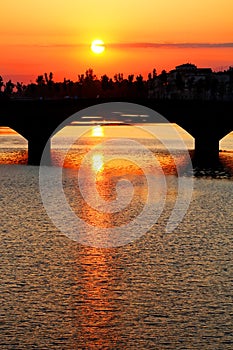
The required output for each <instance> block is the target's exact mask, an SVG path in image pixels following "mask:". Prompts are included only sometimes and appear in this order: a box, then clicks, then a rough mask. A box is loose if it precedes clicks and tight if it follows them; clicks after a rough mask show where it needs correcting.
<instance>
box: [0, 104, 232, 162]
mask: <svg viewBox="0 0 233 350" xmlns="http://www.w3.org/2000/svg"><path fill="white" fill-rule="evenodd" d="M104 102H117V101H116V100H102V99H77V100H75V99H63V100H16V99H15V100H14V99H11V100H3V99H2V100H0V126H5V127H6V126H7V127H10V128H12V129H13V130H15V131H16V132H18V133H19V134H20V135H22V136H23V137H24V138H25V139H26V140H27V141H28V164H30V165H39V164H40V160H41V156H42V153H43V151H44V148H45V145H46V144H47V151H48V152H50V140H51V137H52V136H53V135H54V131H55V129H56V128H57V127H58V126H59V125H60V124H61V123H62V122H64V121H65V120H66V119H67V118H68V117H70V116H71V115H73V114H74V113H76V112H78V111H81V110H82V109H84V108H87V107H90V106H94V105H96V104H100V103H104ZM119 102H130V103H137V104H140V105H143V106H145V107H149V108H151V109H152V110H154V111H156V112H158V113H160V114H161V115H162V116H163V117H165V118H166V119H167V120H168V121H169V122H171V123H176V124H178V125H179V126H181V127H182V128H183V129H185V130H186V131H187V132H188V133H189V134H190V135H191V136H193V137H194V139H195V152H194V158H195V159H196V160H197V161H200V162H204V163H205V162H207V161H210V160H217V159H218V156H219V141H220V140H221V139H222V138H223V137H224V136H225V135H227V134H228V133H229V132H231V131H232V130H233V101H203V100H201V101H199V100H198V101H196V100H167V99H166V100H153V99H142V100H132V99H131V100H127V101H126V100H125V101H124V100H122V99H121V101H119ZM146 122H147V123H148V122H149V123H153V122H156V121H155V120H153V118H148V119H147V120H146ZM48 141H49V142H48Z"/></svg>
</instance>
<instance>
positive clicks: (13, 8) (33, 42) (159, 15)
mask: <svg viewBox="0 0 233 350" xmlns="http://www.w3.org/2000/svg"><path fill="white" fill-rule="evenodd" d="M0 13H1V31H0V52H1V55H0V75H2V76H3V77H4V78H5V79H7V78H10V77H11V78H12V79H13V80H14V81H16V80H19V81H24V82H29V81H30V80H32V81H35V78H36V76H37V75H39V74H43V73H44V72H50V71H52V72H53V73H54V79H55V80H61V79H63V78H64V77H66V78H71V79H76V77H77V75H78V74H80V73H84V72H85V70H86V69H87V68H89V67H91V68H93V69H94V72H95V73H96V74H97V76H98V77H100V76H101V75H102V74H104V73H106V74H108V75H109V76H113V75H114V74H115V73H118V72H123V73H124V74H125V76H127V75H128V74H131V73H132V74H138V73H142V74H143V75H144V77H147V73H148V72H150V71H152V69H153V68H154V67H155V68H156V69H157V71H158V72H160V71H161V70H162V69H163V68H164V69H166V70H170V69H172V68H174V67H175V66H176V65H178V64H181V63H185V62H191V63H194V64H196V65H198V66H200V67H212V68H213V69H214V70H221V69H226V68H228V66H229V65H233V22H232V15H233V1H232V0H221V1H218V0H195V1H193V0H143V1H139V0H118V1H109V0H85V1H80V0H64V1H63V0H49V1H48V0H40V1H37V0H35V1H31V0H21V1H18V0H17V1H16V0H12V1H9V2H7V1H1V4H0ZM97 38H98V39H102V40H104V42H105V43H106V50H105V53H104V54H102V55H100V56H97V55H94V54H93V53H91V51H90V44H91V41H92V40H94V39H97Z"/></svg>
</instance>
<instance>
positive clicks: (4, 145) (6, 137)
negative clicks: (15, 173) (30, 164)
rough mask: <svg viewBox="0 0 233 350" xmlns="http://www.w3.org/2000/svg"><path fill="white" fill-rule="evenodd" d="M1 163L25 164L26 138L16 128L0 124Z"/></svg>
mask: <svg viewBox="0 0 233 350" xmlns="http://www.w3.org/2000/svg"><path fill="white" fill-rule="evenodd" d="M0 159H1V164H26V163H27V159H28V140H27V139H26V138H25V137H24V136H23V135H21V134H20V133H19V132H18V131H17V130H15V129H14V128H12V127H8V126H0Z"/></svg>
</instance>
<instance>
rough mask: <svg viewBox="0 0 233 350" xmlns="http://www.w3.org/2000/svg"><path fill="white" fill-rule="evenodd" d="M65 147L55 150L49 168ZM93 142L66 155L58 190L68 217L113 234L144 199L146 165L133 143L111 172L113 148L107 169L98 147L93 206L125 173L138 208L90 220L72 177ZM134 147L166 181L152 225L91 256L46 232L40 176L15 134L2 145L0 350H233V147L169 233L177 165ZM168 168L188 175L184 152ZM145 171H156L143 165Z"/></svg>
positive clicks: (202, 179)
mask: <svg viewBox="0 0 233 350" xmlns="http://www.w3.org/2000/svg"><path fill="white" fill-rule="evenodd" d="M102 136H103V135H102ZM134 136H135V134H134ZM66 137H67V135H63V136H61V137H60V139H59V138H57V140H54V142H53V152H52V155H53V163H54V165H55V169H56V168H59V166H61V163H62V161H61V157H62V154H63V153H64V149H63V148H64V143H65V140H66ZM135 137H136V136H135ZM99 139H100V134H96V138H95V141H93V138H88V137H86V138H84V139H83V140H82V142H80V143H79V144H78V145H76V146H74V147H73V149H72V150H71V151H70V152H69V153H68V155H67V156H66V159H65V164H64V169H63V186H64V192H65V193H66V195H67V197H68V200H69V204H70V206H71V207H72V208H73V211H74V212H75V214H76V215H79V216H80V217H82V218H83V219H84V220H87V221H88V223H89V224H90V225H92V226H95V225H97V226H98V227H103V228H106V227H110V226H111V227H115V226H120V225H122V223H123V224H124V223H127V222H128V221H129V220H130V218H132V217H133V216H136V215H138V211H140V210H141V207H142V205H143V203H141V202H143V200H144V199H145V198H146V193H147V192H146V188H145V186H146V183H145V181H144V174H143V173H142V172H141V170H140V166H139V165H140V164H141V162H140V159H141V158H143V157H146V156H145V155H144V154H141V153H140V152H141V150H140V149H137V145H134V146H132V147H136V148H134V149H133V151H132V149H130V148H127V149H125V148H124V149H123V150H122V149H121V150H120V154H121V158H122V157H123V156H124V158H127V157H128V156H129V154H131V155H132V154H134V157H135V159H134V162H128V161H127V160H124V161H121V162H119V161H118V160H117V157H118V156H117V155H116V153H114V152H116V150H113V151H112V152H113V153H114V161H113V164H111V165H110V166H109V167H104V165H103V163H104V159H103V158H102V155H103V153H101V152H102V151H103V150H102V151H101V149H98V152H97V154H94V155H93V157H92V160H91V161H90V162H91V164H90V166H92V170H93V171H95V172H97V173H98V172H99V173H101V176H100V178H99V180H98V191H99V193H100V194H101V196H102V198H103V199H104V200H107V201H111V200H112V199H114V198H115V188H116V186H115V185H116V181H117V180H118V179H119V177H125V176H126V175H127V179H128V180H130V181H131V183H133V186H134V188H135V196H136V200H133V201H132V202H131V204H130V207H129V208H128V210H127V211H123V212H122V213H118V214H117V215H115V216H114V218H113V216H111V214H109V213H107V214H106V213H104V214H103V213H97V212H96V211H95V210H93V209H92V208H90V206H88V205H85V203H83V202H82V198H81V196H80V193H79V192H78V191H77V188H76V185H77V183H76V178H77V171H78V170H79V167H80V162H81V158H82V155H83V154H85V153H86V152H87V151H89V150H90V148H91V147H93V143H94V144H95V143H98V142H99ZM136 139H137V137H136ZM137 141H139V138H138V139H137ZM172 142H173V145H174V148H175V144H174V140H173V141H172ZM187 142H188V143H190V145H191V142H192V140H188V141H187ZM140 143H144V145H146V147H147V148H148V149H150V150H151V151H152V152H153V154H155V156H156V158H157V159H158V160H159V162H160V164H161V167H162V170H163V173H164V174H165V180H166V185H167V189H168V190H167V194H166V203H165V205H164V208H163V210H162V213H161V216H160V218H159V219H158V220H156V222H155V223H154V225H153V226H152V227H151V228H150V229H149V230H148V232H145V233H144V234H142V235H141V236H140V237H139V238H138V239H135V240H132V242H130V243H128V244H125V245H122V246H120V247H110V248H98V247H95V246H91V247H90V246H86V245H83V244H80V243H79V242H77V241H74V240H71V239H69V238H68V237H67V236H66V235H65V234H64V233H62V232H61V231H60V230H59V229H58V228H57V227H56V226H55V225H54V223H53V222H52V219H51V218H50V217H49V216H48V214H47V212H46V210H45V208H44V206H43V203H42V199H41V195H40V191H39V167H32V166H26V165H25V159H26V150H25V143H24V141H23V140H22V139H19V138H18V136H16V135H13V134H12V135H10V134H7V135H4V136H2V137H1V144H2V147H3V148H4V149H2V150H1V163H2V164H1V165H0V178H1V181H0V188H1V190H0V200H1V245H0V257H1V266H0V272H1V286H0V300H1V302H0V305H1V319H0V320H1V323H0V345H1V346H0V348H1V349H49V350H50V349H64V350H65V349H67V350H68V349H69V350H71V349H133V350H134V349H169V350H172V349H197V350H199V349H223V350H225V349H232V348H233V326H232V320H233V292H232V290H233V288H232V287H233V283H232V282H233V279H232V272H233V271H232V266H233V263H232V258H233V245H232V230H233V220H232V207H233V181H232V180H233V176H232V168H233V167H232V160H233V155H232V151H231V150H232V143H233V137H232V136H231V137H230V138H228V140H226V141H225V144H223V145H221V148H222V149H223V151H224V152H221V153H220V155H221V161H222V166H221V167H219V168H218V169H205V170H203V169H202V170H200V171H198V176H196V177H194V176H193V177H192V178H193V193H192V200H191V203H190V205H189V207H188V210H187V212H186V215H185V216H184V218H183V220H182V222H181V223H180V224H179V225H178V227H176V228H175V230H174V231H173V232H170V233H167V232H166V231H165V227H166V223H167V221H168V219H169V217H170V215H171V211H172V209H173V207H174V203H175V200H176V197H177V191H178V190H177V188H178V187H177V179H178V176H177V171H176V166H175V164H174V161H173V160H172V158H171V157H170V156H169V154H167V153H166V152H165V151H163V150H162V149H160V148H159V146H158V145H159V143H157V144H156V145H155V143H154V142H152V140H150V139H147V140H143V141H142V140H141V139H140ZM106 147H107V146H106ZM109 149H110V148H109ZM109 149H108V150H109ZM5 151H7V152H5ZM118 151H119V150H118ZM101 154H102V155H101ZM140 157H141V158H140ZM13 163H17V164H13ZM177 163H178V164H179V166H180V167H181V168H182V169H183V173H182V176H184V177H187V178H188V177H190V176H192V175H191V174H189V173H186V172H185V169H186V165H187V154H186V153H184V152H183V151H182V150H178V151H177ZM146 171H147V173H148V174H150V173H152V172H153V166H152V165H151V164H150V162H149V161H148V168H147V170H146ZM201 175H202V176H201ZM127 184H128V183H126V185H125V186H126V188H125V189H124V191H125V192H124V193H126V196H127V189H128V188H127V186H128V185H127ZM48 186H49V185H48ZM49 190H50V189H49V187H48V191H49ZM55 205H56V203H55ZM62 215H63V212H62V211H61V217H62ZM64 220H65V219H64ZM122 230H123V229H122Z"/></svg>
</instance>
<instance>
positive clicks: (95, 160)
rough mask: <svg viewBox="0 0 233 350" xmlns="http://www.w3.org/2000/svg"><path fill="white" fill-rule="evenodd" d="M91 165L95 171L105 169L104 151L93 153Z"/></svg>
mask: <svg viewBox="0 0 233 350" xmlns="http://www.w3.org/2000/svg"><path fill="white" fill-rule="evenodd" d="M91 167H92V170H93V171H94V172H95V173H98V172H99V171H101V170H103V167H104V156H103V154H102V153H96V154H93V156H92V158H91Z"/></svg>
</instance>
